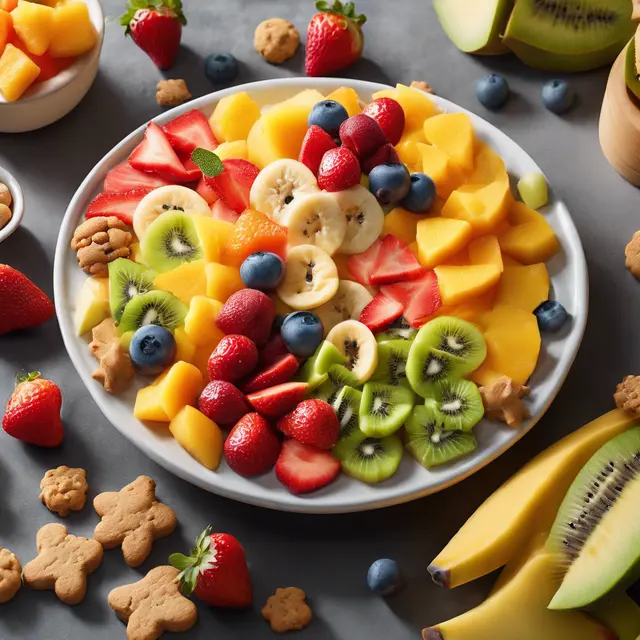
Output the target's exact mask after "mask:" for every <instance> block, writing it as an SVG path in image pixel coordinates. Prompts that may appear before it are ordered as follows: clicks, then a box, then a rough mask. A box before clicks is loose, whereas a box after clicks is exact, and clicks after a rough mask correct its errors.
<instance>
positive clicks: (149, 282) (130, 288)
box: [109, 258, 155, 322]
mask: <svg viewBox="0 0 640 640" xmlns="http://www.w3.org/2000/svg"><path fill="white" fill-rule="evenodd" d="M154 278H155V273H153V271H149V269H145V268H144V267H143V266H142V265H139V264H137V263H136V262H132V261H131V260H127V259H125V258H118V259H117V260H114V261H113V262H110V263H109V305H110V306H111V313H112V314H113V317H114V319H115V321H116V322H120V318H121V317H122V312H123V311H124V308H125V307H126V306H127V303H128V302H129V300H131V298H133V297H135V296H139V295H141V294H143V293H148V292H149V291H152V290H153V288H154V287H153V279H154Z"/></svg>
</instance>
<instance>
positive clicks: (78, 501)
mask: <svg viewBox="0 0 640 640" xmlns="http://www.w3.org/2000/svg"><path fill="white" fill-rule="evenodd" d="M40 489H41V490H42V493H40V501H41V502H42V504H44V505H45V506H46V507H47V509H49V511H53V512H54V513H57V514H58V515H59V516H61V517H63V518H64V517H65V516H68V515H69V513H70V512H71V511H80V510H81V509H82V508H84V505H85V502H86V500H87V491H88V490H89V485H88V484H87V474H86V472H85V470H84V469H70V468H69V467H66V466H61V467H58V468H57V469H49V471H47V472H46V473H45V474H44V478H42V480H40Z"/></svg>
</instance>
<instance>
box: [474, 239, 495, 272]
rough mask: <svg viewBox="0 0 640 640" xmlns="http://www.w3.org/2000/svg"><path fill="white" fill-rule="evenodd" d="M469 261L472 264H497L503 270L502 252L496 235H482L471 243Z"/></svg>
mask: <svg viewBox="0 0 640 640" xmlns="http://www.w3.org/2000/svg"><path fill="white" fill-rule="evenodd" d="M468 249H469V261H470V262H471V264H495V265H496V267H498V269H500V271H503V269H504V265H503V263H502V252H501V251H500V244H499V243H498V238H496V236H482V237H481V238H476V239H475V240H473V241H472V242H470V243H469V247H468Z"/></svg>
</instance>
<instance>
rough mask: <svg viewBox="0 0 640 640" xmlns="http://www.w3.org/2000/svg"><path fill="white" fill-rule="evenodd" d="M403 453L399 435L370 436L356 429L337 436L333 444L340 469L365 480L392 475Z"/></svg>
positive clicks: (373, 481) (374, 479) (371, 481)
mask: <svg viewBox="0 0 640 640" xmlns="http://www.w3.org/2000/svg"><path fill="white" fill-rule="evenodd" d="M402 454H403V450H402V441H401V440H400V438H398V436H395V435H391V436H387V437H386V438H371V437H369V436H367V435H365V434H364V433H361V432H359V431H356V432H355V433H353V434H352V435H351V436H349V437H347V438H343V439H341V440H339V441H338V444H336V446H335V447H334V448H333V455H334V456H335V457H336V458H337V459H338V460H340V463H341V464H342V470H343V471H344V472H345V473H346V474H347V475H348V476H351V477H352V478H356V479H357V480H360V481H362V482H366V483H367V484H375V483H378V482H382V481H383V480H388V479H389V478H390V477H391V476H393V475H394V474H395V472H396V471H397V470H398V467H399V466H400V462H401V461H402Z"/></svg>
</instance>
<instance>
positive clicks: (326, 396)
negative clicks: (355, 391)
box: [310, 364, 360, 404]
mask: <svg viewBox="0 0 640 640" xmlns="http://www.w3.org/2000/svg"><path fill="white" fill-rule="evenodd" d="M326 376H327V379H326V380H325V381H324V382H323V383H322V384H321V385H320V386H319V387H316V388H315V389H313V391H312V392H311V394H310V395H311V397H313V398H317V399H318V400H324V401H325V402H328V403H329V404H333V403H334V402H335V400H336V398H337V397H338V394H339V393H340V391H342V389H343V387H347V386H349V387H357V386H358V385H359V384H360V383H359V382H358V378H356V377H355V376H354V375H353V374H352V373H351V371H349V370H348V369H346V368H345V367H343V366H342V365H341V364H333V365H331V366H330V367H329V371H327V374H326Z"/></svg>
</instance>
